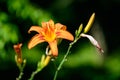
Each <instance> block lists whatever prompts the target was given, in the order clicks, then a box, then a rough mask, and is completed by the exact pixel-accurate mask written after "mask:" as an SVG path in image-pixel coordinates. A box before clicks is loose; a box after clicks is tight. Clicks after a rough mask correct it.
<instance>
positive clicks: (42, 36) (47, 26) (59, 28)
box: [28, 20, 74, 56]
mask: <svg viewBox="0 0 120 80" xmlns="http://www.w3.org/2000/svg"><path fill="white" fill-rule="evenodd" d="M31 31H36V32H37V34H36V35H35V36H33V37H32V39H31V40H30V42H29V43H28V48H29V49H31V48H32V47H34V46H36V45H37V44H39V43H42V42H48V44H49V46H50V49H51V54H52V56H57V55H58V48H57V42H58V39H60V38H62V39H67V40H70V41H73V40H74V37H73V35H72V34H71V33H70V32H68V31H66V26H65V25H62V24H60V23H56V24H54V22H53V20H49V21H48V22H42V27H40V26H32V27H31V28H30V29H29V31H28V33H30V32H31Z"/></svg>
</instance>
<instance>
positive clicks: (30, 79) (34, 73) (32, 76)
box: [28, 70, 39, 80]
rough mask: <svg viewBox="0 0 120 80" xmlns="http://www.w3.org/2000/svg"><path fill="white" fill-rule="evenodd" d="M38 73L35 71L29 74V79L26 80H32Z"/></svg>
mask: <svg viewBox="0 0 120 80" xmlns="http://www.w3.org/2000/svg"><path fill="white" fill-rule="evenodd" d="M38 72H39V71H38V70H36V71H34V72H33V73H32V74H31V77H30V78H29V79H28V80H33V78H34V76H35V75H36V74H37V73H38Z"/></svg>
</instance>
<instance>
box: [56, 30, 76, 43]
mask: <svg viewBox="0 0 120 80" xmlns="http://www.w3.org/2000/svg"><path fill="white" fill-rule="evenodd" d="M56 34H57V38H63V39H67V40H70V41H73V40H74V37H73V35H72V34H71V33H70V32H68V31H64V30H58V31H57V32H56Z"/></svg>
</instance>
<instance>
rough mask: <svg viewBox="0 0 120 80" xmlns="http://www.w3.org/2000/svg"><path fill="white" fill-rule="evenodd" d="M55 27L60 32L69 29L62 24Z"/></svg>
mask: <svg viewBox="0 0 120 80" xmlns="http://www.w3.org/2000/svg"><path fill="white" fill-rule="evenodd" d="M55 27H56V29H58V30H60V29H61V30H66V29H67V27H66V26H65V25H62V24H60V23H56V24H55Z"/></svg>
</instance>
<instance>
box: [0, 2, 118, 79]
mask: <svg viewBox="0 0 120 80" xmlns="http://www.w3.org/2000/svg"><path fill="white" fill-rule="evenodd" d="M119 10H120V1H119V0H0V78H1V79H3V80H8V79H9V80H15V78H16V77H17V76H18V75H19V70H18V67H17V66H16V64H15V60H14V56H15V52H14V50H13V45H14V44H17V43H20V42H21V43H23V46H22V53H23V58H25V59H26V60H27V64H26V67H25V69H24V76H23V80H27V79H28V78H29V77H30V74H31V73H32V71H34V70H35V69H36V65H37V62H38V61H39V60H40V58H41V55H42V54H44V52H45V48H46V46H47V43H41V44H39V45H37V46H35V47H34V48H32V49H31V50H28V48H27V43H28V41H29V40H30V39H31V37H32V36H33V35H34V33H32V34H28V33H27V31H28V30H29V28H30V27H31V26H32V25H39V26H41V22H42V21H49V20H50V19H53V20H54V22H55V23H57V22H60V23H61V24H64V25H66V26H67V30H68V31H69V32H71V33H72V34H73V35H74V33H75V30H76V29H78V27H79V25H80V24H81V23H83V26H84V27H85V26H86V24H87V22H88V20H89V18H90V16H91V15H92V13H93V12H95V14H96V15H95V21H94V24H93V26H92V28H91V30H90V31H89V32H88V34H90V35H92V36H94V38H95V39H96V40H98V42H99V43H100V45H101V46H102V48H103V50H104V51H105V53H104V54H103V55H101V54H100V53H99V52H98V51H97V49H96V48H95V47H94V46H93V45H92V44H91V43H90V42H89V40H88V39H86V38H81V39H80V40H79V41H78V42H77V43H76V44H75V45H73V47H72V49H71V53H70V54H69V56H68V58H67V61H66V62H65V63H64V65H63V67H62V69H61V70H60V72H59V74H58V77H57V80H74V79H77V80H119V79H120V45H119V44H120V34H119V32H120V30H119V23H120V22H119V19H120V12H119ZM69 43H70V42H69V41H67V40H63V41H62V43H61V44H60V45H59V46H58V49H59V55H58V57H57V59H55V60H54V61H51V62H50V63H49V65H48V66H47V67H45V68H44V69H43V70H42V71H41V72H39V73H38V74H37V75H36V76H35V79H34V80H53V76H54V72H55V70H56V68H57V66H58V64H59V63H60V60H61V59H62V58H63V56H64V54H65V52H66V51H67V47H68V45H69Z"/></svg>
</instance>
